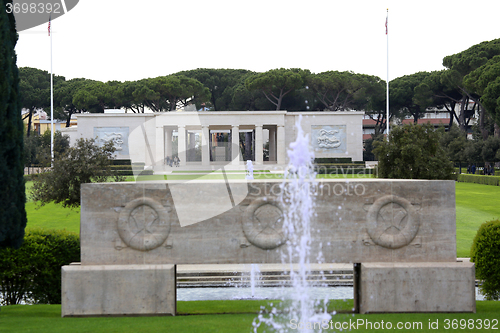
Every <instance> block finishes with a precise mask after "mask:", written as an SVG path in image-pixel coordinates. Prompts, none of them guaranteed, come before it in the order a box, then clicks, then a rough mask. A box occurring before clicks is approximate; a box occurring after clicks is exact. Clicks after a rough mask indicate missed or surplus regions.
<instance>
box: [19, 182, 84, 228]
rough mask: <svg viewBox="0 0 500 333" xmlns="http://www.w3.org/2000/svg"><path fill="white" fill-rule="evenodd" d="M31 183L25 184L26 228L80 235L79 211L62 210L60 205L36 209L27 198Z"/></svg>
mask: <svg viewBox="0 0 500 333" xmlns="http://www.w3.org/2000/svg"><path fill="white" fill-rule="evenodd" d="M32 186H33V182H32V181H29V182H26V197H27V198H26V199H27V201H28V202H26V205H25V207H26V215H27V216H28V224H27V225H26V228H28V229H29V228H45V229H66V230H67V231H71V232H74V233H77V234H79V233H80V209H69V208H63V207H62V206H61V205H56V204H54V203H49V204H47V205H45V206H42V207H38V206H37V205H35V203H34V202H33V201H31V200H30V198H29V191H30V189H31V187H32Z"/></svg>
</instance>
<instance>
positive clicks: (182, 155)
mask: <svg viewBox="0 0 500 333" xmlns="http://www.w3.org/2000/svg"><path fill="white" fill-rule="evenodd" d="M178 133H179V135H178V137H177V138H178V139H177V143H178V146H177V154H178V156H179V159H180V160H181V163H180V165H181V166H185V165H186V156H187V155H186V125H179V127H178Z"/></svg>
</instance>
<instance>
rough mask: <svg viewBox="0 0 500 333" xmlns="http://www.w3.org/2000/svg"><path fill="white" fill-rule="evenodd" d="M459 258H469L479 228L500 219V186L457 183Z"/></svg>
mask: <svg viewBox="0 0 500 333" xmlns="http://www.w3.org/2000/svg"><path fill="white" fill-rule="evenodd" d="M455 196H456V207H457V208H456V209H457V213H456V215H457V256H458V257H469V256H470V248H471V246H472V241H473V240H474V236H476V232H477V230H478V229H479V226H480V225H481V224H483V223H484V222H486V221H490V220H493V219H500V186H491V185H481V184H472V183H458V182H457V183H455Z"/></svg>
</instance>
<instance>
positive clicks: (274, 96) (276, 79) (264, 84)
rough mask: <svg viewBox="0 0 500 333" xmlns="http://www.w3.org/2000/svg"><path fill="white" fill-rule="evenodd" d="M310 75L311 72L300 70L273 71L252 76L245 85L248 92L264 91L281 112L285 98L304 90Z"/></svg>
mask: <svg viewBox="0 0 500 333" xmlns="http://www.w3.org/2000/svg"><path fill="white" fill-rule="evenodd" d="M309 74H310V71H309V70H304V69H300V68H292V69H285V68H279V69H271V70H269V71H267V72H264V73H257V74H254V75H252V76H250V77H249V78H248V79H247V80H246V81H245V85H246V87H247V89H248V90H260V91H262V93H263V94H264V96H266V98H267V99H268V100H269V101H270V102H271V103H272V104H274V105H275V106H276V110H281V103H282V101H283V97H284V96H286V95H287V94H289V93H290V92H292V91H294V90H296V89H299V88H302V87H303V86H304V85H305V83H306V79H307V77H308V76H309Z"/></svg>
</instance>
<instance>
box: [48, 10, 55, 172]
mask: <svg viewBox="0 0 500 333" xmlns="http://www.w3.org/2000/svg"><path fill="white" fill-rule="evenodd" d="M50 24H51V17H50V16H49V36H50V166H51V167H54V80H53V72H52V34H51V33H50V28H51V27H50Z"/></svg>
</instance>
